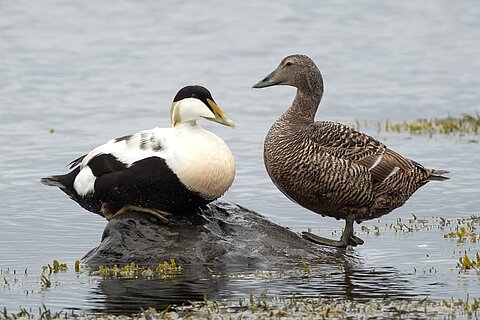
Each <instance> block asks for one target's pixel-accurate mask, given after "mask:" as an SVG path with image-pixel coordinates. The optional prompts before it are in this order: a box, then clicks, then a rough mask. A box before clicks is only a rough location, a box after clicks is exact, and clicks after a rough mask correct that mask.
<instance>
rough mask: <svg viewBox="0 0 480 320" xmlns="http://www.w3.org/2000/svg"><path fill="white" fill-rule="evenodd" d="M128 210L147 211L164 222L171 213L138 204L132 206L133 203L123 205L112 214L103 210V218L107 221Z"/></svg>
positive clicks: (166, 221)
mask: <svg viewBox="0 0 480 320" xmlns="http://www.w3.org/2000/svg"><path fill="white" fill-rule="evenodd" d="M128 211H136V212H144V213H148V214H151V215H153V216H155V217H156V218H158V219H159V220H160V221H162V222H164V223H168V218H167V217H168V216H170V215H172V214H171V213H170V212H166V211H162V210H158V209H151V208H144V207H140V206H133V205H125V206H123V207H122V208H121V209H120V210H118V211H117V212H116V213H114V214H111V213H109V212H103V213H104V216H105V218H106V219H107V220H108V221H110V220H112V219H113V218H114V217H117V216H119V215H121V214H123V213H125V212H128Z"/></svg>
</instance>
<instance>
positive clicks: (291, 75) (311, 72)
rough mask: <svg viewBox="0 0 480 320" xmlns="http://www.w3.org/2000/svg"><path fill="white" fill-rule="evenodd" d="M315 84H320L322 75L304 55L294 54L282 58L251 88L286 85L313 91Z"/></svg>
mask: <svg viewBox="0 0 480 320" xmlns="http://www.w3.org/2000/svg"><path fill="white" fill-rule="evenodd" d="M316 83H322V75H321V73H320V70H318V68H317V66H316V65H315V63H314V62H313V61H312V59H310V58H309V57H307V56H306V55H302V54H294V55H290V56H288V57H285V58H283V60H282V62H280V64H279V65H278V67H277V68H276V69H275V70H273V71H272V72H271V73H270V74H269V75H268V76H266V77H265V78H264V79H263V80H261V81H259V82H257V83H256V84H254V85H253V88H265V87H270V86H276V85H287V86H293V87H296V88H298V89H312V90H315V89H316V88H314V87H313V85H314V84H316ZM322 87H323V86H322Z"/></svg>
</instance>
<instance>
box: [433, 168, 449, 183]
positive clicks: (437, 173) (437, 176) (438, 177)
mask: <svg viewBox="0 0 480 320" xmlns="http://www.w3.org/2000/svg"><path fill="white" fill-rule="evenodd" d="M428 171H429V173H430V175H429V176H428V178H427V180H428V181H443V180H448V179H450V178H449V177H446V176H445V175H446V174H448V173H450V172H448V171H447V170H438V169H429V170H428Z"/></svg>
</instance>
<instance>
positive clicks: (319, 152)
mask: <svg viewBox="0 0 480 320" xmlns="http://www.w3.org/2000/svg"><path fill="white" fill-rule="evenodd" d="M275 85H290V86H293V87H296V88H297V93H296V96H295V99H294V101H293V103H292V105H291V106H290V108H288V110H287V111H286V112H285V113H284V114H283V115H282V116H281V117H280V118H279V119H278V120H277V121H275V123H274V124H273V125H272V127H271V128H270V130H269V132H268V134H267V136H266V138H265V144H264V162H265V167H266V169H267V171H268V174H269V175H270V178H271V179H272V181H273V183H274V184H275V185H276V186H277V187H278V188H279V189H280V190H281V191H282V192H283V193H284V194H285V195H286V196H287V197H288V198H289V199H291V200H293V201H294V202H296V203H298V204H300V205H301V206H303V207H305V208H307V209H309V210H312V211H314V212H316V213H318V214H321V215H328V216H330V217H334V218H336V219H344V220H345V221H346V223H345V229H344V230H343V234H342V236H341V239H340V240H339V241H336V240H330V239H326V238H323V237H319V236H317V235H314V234H312V233H310V232H304V233H303V234H304V237H305V238H307V239H309V240H311V241H313V242H316V243H319V244H324V245H330V246H335V247H346V246H348V245H352V246H356V245H359V244H363V240H361V239H360V238H358V237H356V236H355V235H354V234H353V222H354V221H356V222H357V223H360V222H362V221H364V220H369V219H373V218H377V217H380V216H382V215H385V214H387V213H389V212H390V211H392V210H393V209H395V208H397V207H400V206H401V205H403V204H404V203H405V201H407V199H408V198H409V197H410V196H411V195H412V194H413V193H414V192H415V191H416V190H417V189H418V188H420V187H421V186H423V185H424V184H426V183H427V182H429V181H431V180H445V179H448V178H447V177H445V176H443V174H445V173H447V172H446V171H443V170H435V169H427V168H424V167H423V166H422V165H420V164H418V163H417V162H415V161H412V160H410V159H407V158H405V157H403V156H402V155H400V154H398V153H397V152H395V151H393V150H390V149H388V148H387V147H386V146H385V145H384V144H383V143H381V142H379V141H377V140H376V139H374V138H372V137H370V136H368V135H366V134H364V133H361V132H359V131H358V130H355V129H354V128H351V127H349V126H346V125H343V124H340V123H335V122H329V121H317V122H315V121H314V117H315V113H316V112H317V109H318V105H319V104H320V100H321V99H322V95H323V79H322V75H321V73H320V71H319V70H318V68H317V66H316V65H315V63H314V62H313V61H312V60H311V59H310V58H309V57H307V56H304V55H291V56H288V57H286V58H284V59H283V60H282V62H281V63H280V65H279V66H278V67H277V68H276V69H275V70H274V71H273V72H272V73H270V74H269V75H268V76H267V77H266V78H265V79H263V80H261V81H260V82H258V83H257V84H255V85H254V86H253V88H264V87H270V86H275Z"/></svg>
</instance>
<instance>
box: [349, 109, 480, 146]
mask: <svg viewBox="0 0 480 320" xmlns="http://www.w3.org/2000/svg"><path fill="white" fill-rule="evenodd" d="M354 127H355V128H356V129H358V130H361V129H368V128H372V127H373V128H376V130H377V132H394V133H410V134H428V135H434V134H445V135H478V134H479V132H480V130H479V129H480V114H479V113H478V112H476V113H475V114H474V115H470V114H466V113H462V114H461V115H460V116H459V117H452V116H448V117H446V118H433V119H426V118H419V119H416V120H413V121H402V122H392V121H390V120H388V119H387V120H383V121H365V122H360V121H355V124H354ZM471 142H476V140H472V141H471Z"/></svg>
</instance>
